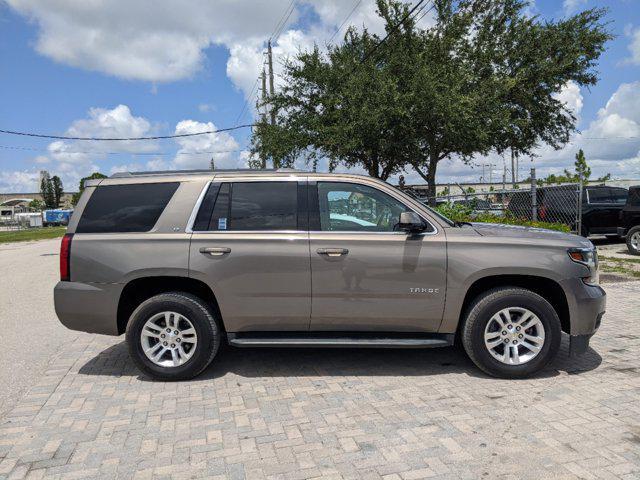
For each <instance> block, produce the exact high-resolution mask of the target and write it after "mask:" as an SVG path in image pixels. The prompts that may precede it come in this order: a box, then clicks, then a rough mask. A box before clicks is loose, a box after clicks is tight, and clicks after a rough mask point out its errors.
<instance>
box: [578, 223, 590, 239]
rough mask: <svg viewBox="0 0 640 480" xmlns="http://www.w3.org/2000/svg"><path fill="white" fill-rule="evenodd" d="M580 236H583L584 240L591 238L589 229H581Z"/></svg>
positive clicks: (583, 227)
mask: <svg viewBox="0 0 640 480" xmlns="http://www.w3.org/2000/svg"><path fill="white" fill-rule="evenodd" d="M580 236H582V237H584V238H589V229H588V228H587V227H585V226H584V225H583V226H582V228H581V229H580Z"/></svg>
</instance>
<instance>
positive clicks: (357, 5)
mask: <svg viewBox="0 0 640 480" xmlns="http://www.w3.org/2000/svg"><path fill="white" fill-rule="evenodd" d="M361 3H362V0H357V2H356V3H355V5H354V6H353V8H352V9H351V11H350V12H349V15H347V17H346V18H345V19H344V20H343V21H342V23H341V24H340V26H339V27H338V29H337V30H336V31H335V32H333V35H331V38H330V39H329V41H328V42H327V43H331V41H332V40H333V39H334V38H335V36H336V35H337V34H338V33H339V32H340V30H342V27H344V25H345V23H347V22H348V21H349V19H350V18H351V15H353V13H354V12H355V11H356V9H357V8H358V7H359V6H360V4H361Z"/></svg>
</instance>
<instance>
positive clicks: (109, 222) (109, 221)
mask: <svg viewBox="0 0 640 480" xmlns="http://www.w3.org/2000/svg"><path fill="white" fill-rule="evenodd" d="M179 185H180V183H179V182H171V183H142V184H135V185H105V186H100V187H97V188H96V190H95V191H94V192H93V194H92V195H91V197H90V198H89V202H88V203H87V206H86V207H85V209H84V211H83V212H82V217H81V218H80V221H79V223H78V227H77V228H76V232H77V233H117V232H148V231H149V230H151V229H152V228H153V227H154V225H155V224H156V222H157V221H158V218H160V215H161V214H162V212H163V210H164V209H165V207H166V206H167V203H169V200H171V197H172V196H173V194H174V193H175V192H176V190H177V189H178V186H179Z"/></svg>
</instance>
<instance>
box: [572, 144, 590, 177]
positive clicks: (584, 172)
mask: <svg viewBox="0 0 640 480" xmlns="http://www.w3.org/2000/svg"><path fill="white" fill-rule="evenodd" d="M574 165H575V169H576V173H575V177H576V181H578V180H579V179H580V178H582V181H583V182H588V181H589V177H590V176H591V168H589V165H587V159H586V158H585V157H584V152H583V151H582V149H580V150H578V153H576V161H575V163H574Z"/></svg>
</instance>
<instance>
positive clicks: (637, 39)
mask: <svg viewBox="0 0 640 480" xmlns="http://www.w3.org/2000/svg"><path fill="white" fill-rule="evenodd" d="M625 35H626V36H627V37H629V38H630V39H631V41H630V42H629V45H628V46H627V48H628V49H629V52H630V53H631V56H630V57H628V58H626V59H625V60H624V62H623V63H627V64H631V65H640V27H638V28H636V29H635V30H634V29H633V28H631V27H630V26H629V27H627V28H625Z"/></svg>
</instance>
